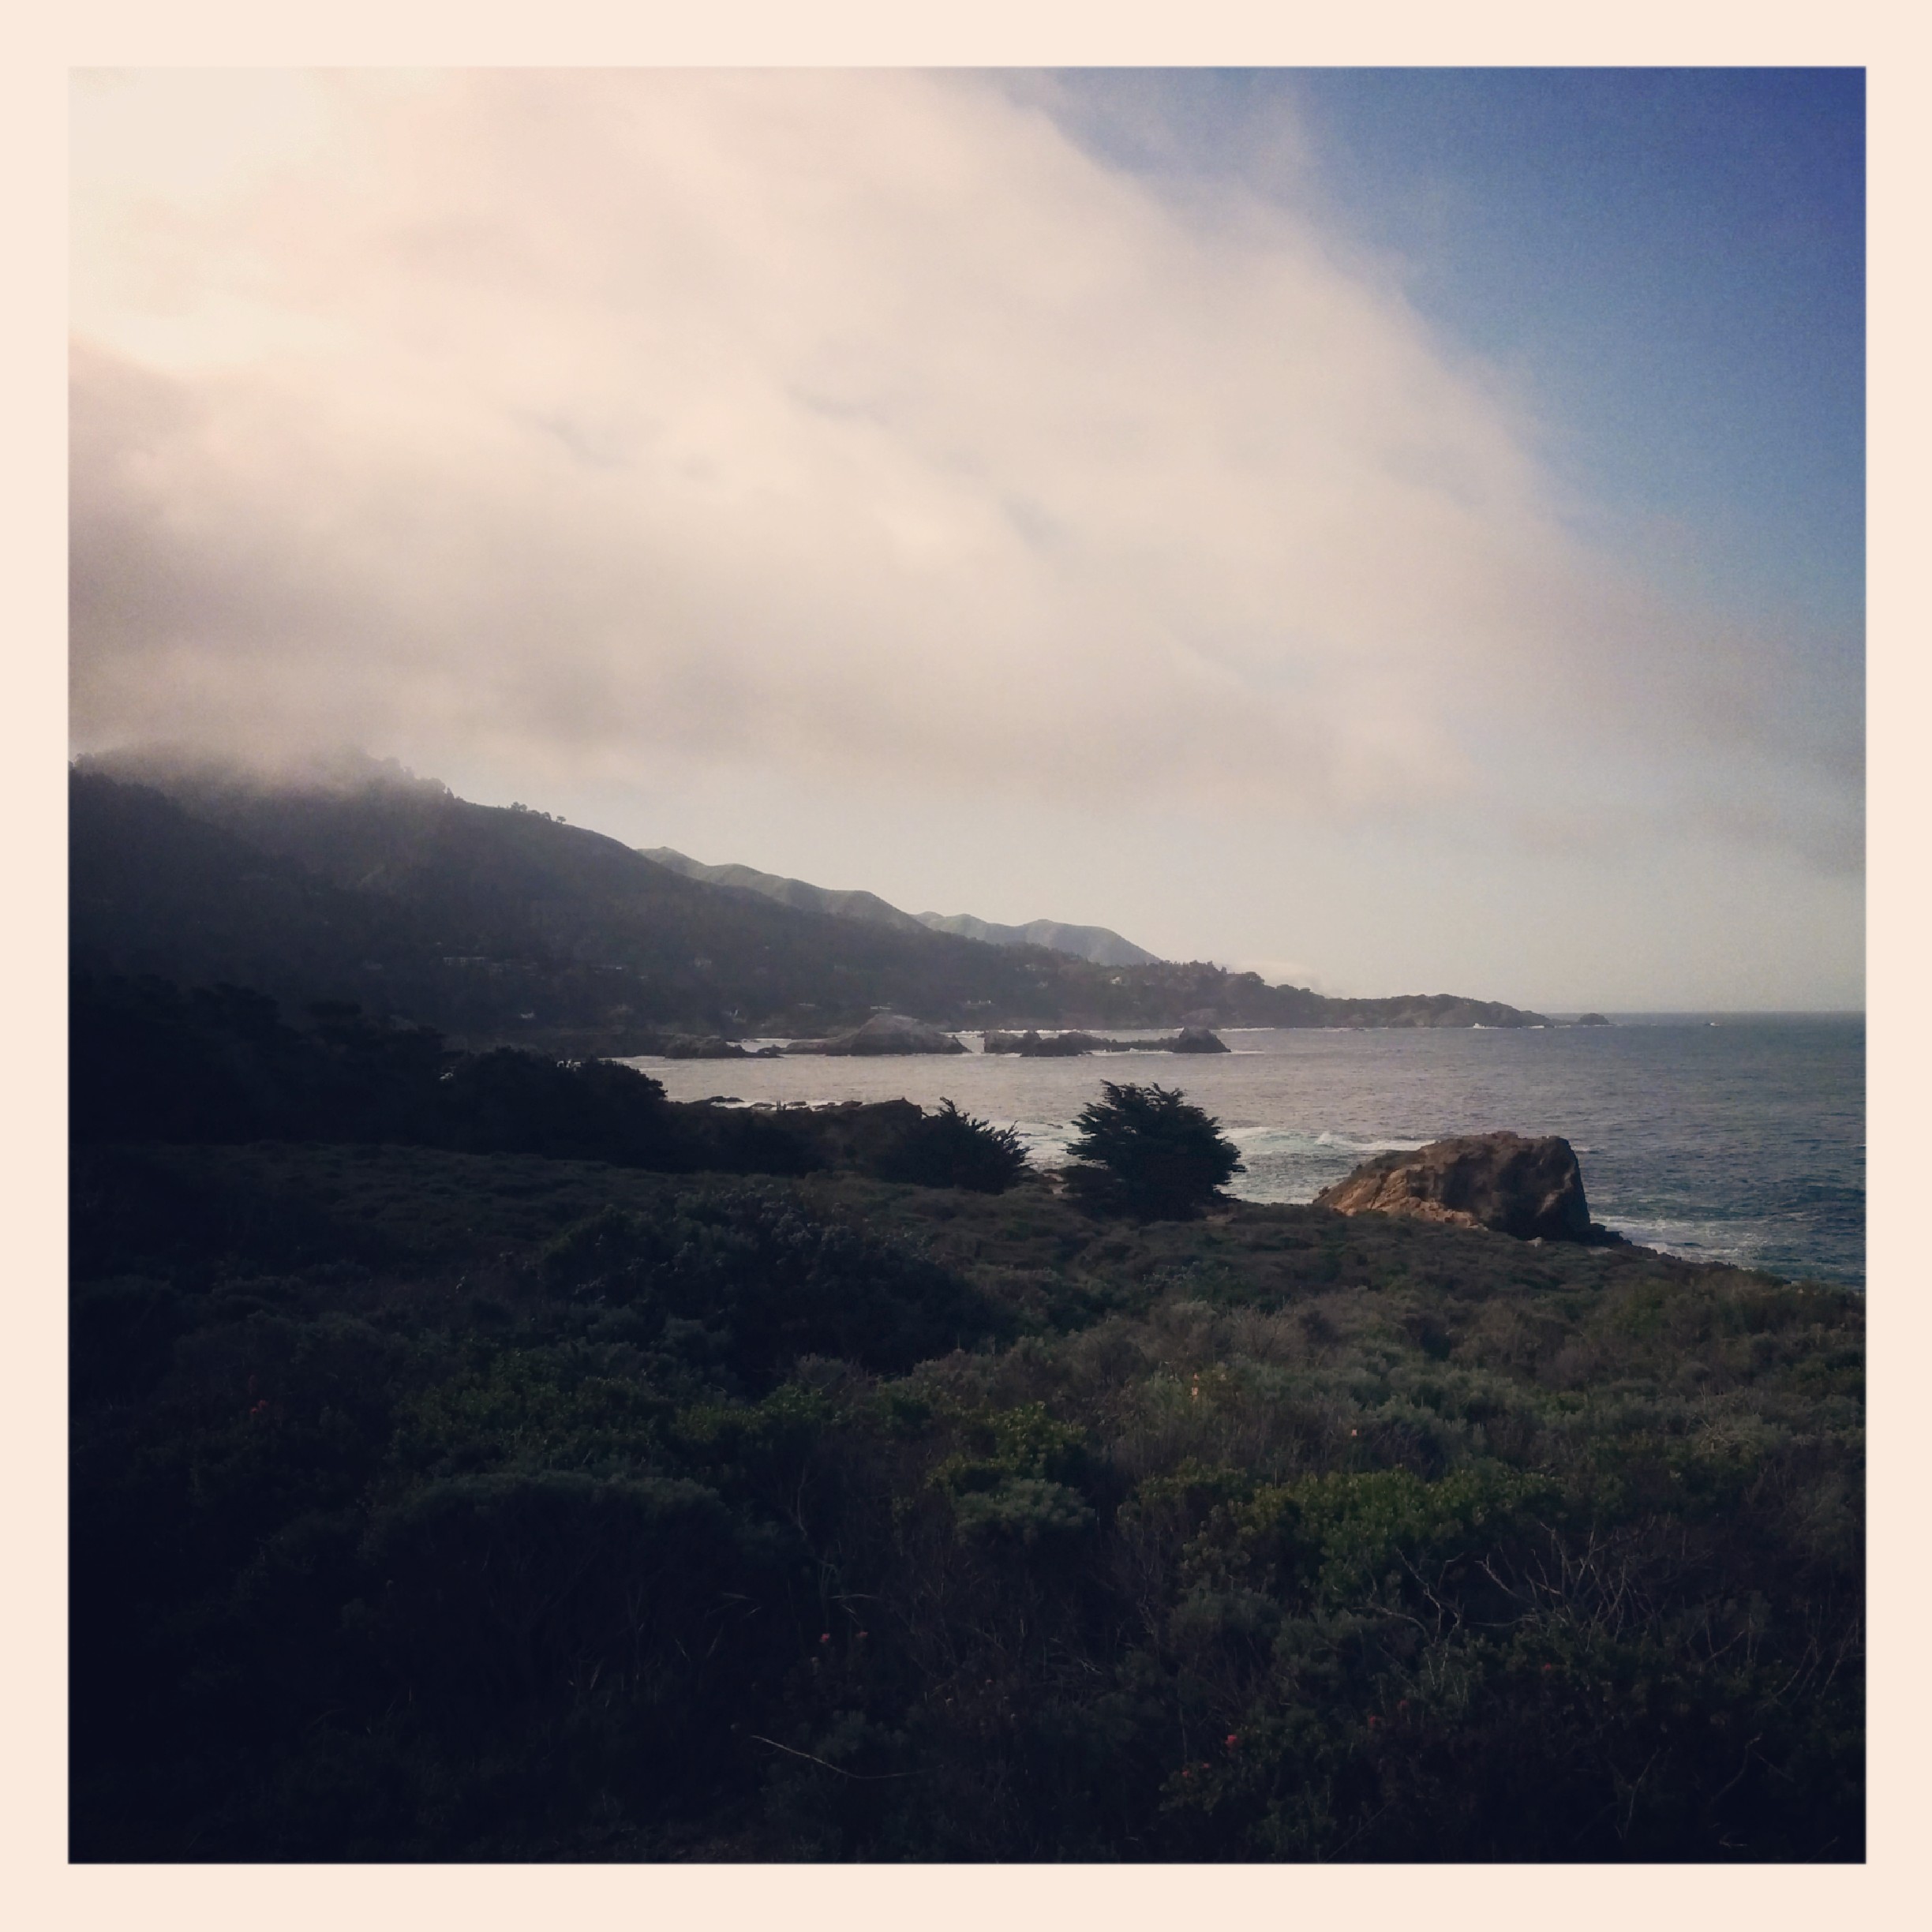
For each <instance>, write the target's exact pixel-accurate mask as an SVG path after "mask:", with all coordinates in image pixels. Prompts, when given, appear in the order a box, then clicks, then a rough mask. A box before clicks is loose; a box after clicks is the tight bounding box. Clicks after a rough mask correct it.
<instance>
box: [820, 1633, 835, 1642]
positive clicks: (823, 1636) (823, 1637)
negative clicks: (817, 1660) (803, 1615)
mask: <svg viewBox="0 0 1932 1932" xmlns="http://www.w3.org/2000/svg"><path fill="white" fill-rule="evenodd" d="M818 1641H819V1642H821V1643H829V1642H831V1641H832V1633H831V1632H830V1631H822V1632H821V1633H820V1634H819V1638H818Z"/></svg>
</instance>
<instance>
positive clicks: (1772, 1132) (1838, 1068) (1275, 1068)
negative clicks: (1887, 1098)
mask: <svg viewBox="0 0 1932 1932" xmlns="http://www.w3.org/2000/svg"><path fill="white" fill-rule="evenodd" d="M1611 1017H1612V1020H1613V1021H1614V1022H1615V1024H1612V1025H1610V1026H1607V1027H1554V1028H1524V1029H1515V1028H1496V1029H1490V1028H1481V1027H1473V1028H1431V1029H1417V1030H1415V1031H1390V1032H1374V1031H1364V1032H1340V1031H1338V1032H1319V1031H1309V1030H1299V1029H1297V1030H1285V1029H1279V1028H1238V1027H1237V1028H1223V1029H1222V1032H1221V1037H1222V1039H1224V1040H1226V1043H1227V1044H1228V1046H1229V1047H1230V1049H1232V1050H1231V1051H1230V1052H1228V1053H1226V1054H1211V1055H1198V1056H1196V1055H1178V1054H1165V1053H1161V1054H1155V1053H1148V1054H1093V1055H1089V1056H1084V1057H1082V1058H1077V1059H1067V1060H1023V1059H1020V1058H1018V1057H1017V1056H1014V1055H1010V1054H983V1053H981V1052H979V1050H978V1048H979V1036H978V1035H975V1034H971V1033H962V1034H961V1035H960V1039H962V1041H964V1043H966V1044H967V1045H968V1047H972V1049H974V1050H973V1051H972V1052H970V1053H968V1054H964V1055H949V1056H945V1057H940V1058H885V1059H876V1060H863V1059H826V1058H821V1057H818V1056H804V1055H801V1056H799V1057H798V1058H785V1059H780V1060H745V1061H737V1060H731V1061H718V1060H711V1061H703V1060H698V1061H691V1060H680V1061H666V1060H660V1059H656V1058H639V1059H636V1060H633V1061H631V1062H629V1064H630V1065H634V1066H637V1067H640V1068H642V1069H644V1070H645V1071H646V1072H648V1073H650V1074H652V1075H653V1076H654V1077H656V1078H657V1079H658V1080H662V1081H663V1082H664V1084H665V1088H666V1090H667V1091H668V1093H669V1095H670V1096H671V1098H672V1099H676V1100H691V1099H706V1098H707V1097H716V1098H725V1099H732V1100H736V1101H737V1102H739V1103H743V1104H744V1105H747V1106H752V1105H758V1104H759V1103H765V1104H788V1103H798V1102H813V1103H817V1102H822V1101H828V1100H880V1099H891V1098H893V1097H896V1096H898V1095H904V1097H905V1098H907V1099H912V1100H916V1101H918V1102H919V1103H921V1104H922V1105H923V1106H929V1107H930V1106H934V1105H936V1104H937V1103H938V1101H939V1099H941V1098H942V1096H944V1097H946V1098H949V1099H952V1100H953V1101H954V1102H955V1103H957V1105H958V1106H961V1107H963V1108H964V1110H966V1111H967V1112H968V1113H969V1114H976V1115H978V1116H979V1118H982V1119H985V1120H990V1121H993V1122H994V1124H995V1125H999V1126H1011V1127H1013V1128H1016V1129H1017V1130H1018V1132H1019V1133H1020V1136H1021V1138H1022V1139H1023V1140H1024V1141H1025V1142H1026V1144H1027V1146H1028V1149H1029V1151H1031V1153H1032V1155H1033V1158H1034V1159H1035V1160H1036V1161H1039V1162H1040V1163H1043V1164H1047V1165H1050V1164H1052V1163H1055V1162H1057V1161H1058V1160H1059V1159H1061V1158H1062V1157H1063V1155H1064V1153H1065V1147H1066V1144H1067V1142H1068V1141H1069V1140H1070V1139H1071V1138H1072V1136H1073V1132H1074V1129H1073V1118H1074V1116H1075V1115H1076V1114H1078V1113H1079V1111H1080V1109H1081V1108H1082V1107H1083V1106H1085V1105H1086V1104H1087V1103H1088V1101H1090V1100H1092V1099H1097V1098H1098V1097H1099V1092H1100V1083H1101V1082H1102V1081H1103V1080H1114V1081H1138V1082H1142V1083H1147V1082H1156V1083H1158V1084H1160V1085H1162V1086H1164V1087H1178V1088H1181V1091H1183V1092H1185V1094H1186V1095H1187V1096H1188V1098H1189V1099H1190V1100H1193V1101H1194V1102H1195V1103H1197V1104H1198V1105H1200V1106H1204V1107H1205V1108H1206V1109H1207V1110H1208V1111H1209V1112H1210V1113H1211V1114H1213V1115H1214V1116H1215V1118H1217V1119H1218V1120H1219V1121H1220V1123H1221V1125H1222V1129H1223V1131H1224V1132H1226V1134H1227V1135H1228V1136H1229V1138H1230V1140H1233V1141H1234V1143H1235V1144H1236V1145H1237V1146H1238V1147H1239V1148H1240V1149H1241V1157H1242V1159H1243V1161H1244V1162H1245V1172H1244V1173H1241V1174H1237V1175H1236V1176H1235V1177H1234V1181H1232V1182H1231V1183H1230V1192H1231V1193H1235V1194H1237V1195H1239V1196H1241V1197H1242V1198H1243V1199H1245V1200H1258V1201H1305V1200H1310V1199H1312V1197H1313V1196H1314V1195H1315V1194H1316V1192H1317V1191H1318V1190H1320V1189H1322V1188H1324V1187H1326V1186H1327V1185H1328V1184H1329V1183H1330V1182H1331V1181H1338V1180H1339V1179H1340V1178H1342V1176H1343V1175H1344V1174H1346V1173H1347V1172H1348V1171H1349V1170H1350V1168H1352V1167H1353V1166H1355V1164H1356V1163H1357V1162H1358V1161H1361V1159H1365V1157H1366V1156H1367V1155H1370V1154H1372V1153H1376V1152H1380V1151H1382V1150H1383V1149H1384V1148H1407V1147H1418V1146H1420V1145H1421V1144H1423V1143H1424V1142H1425V1141H1428V1140H1438V1139H1440V1138H1441V1137H1442V1136H1444V1135H1446V1134H1457V1133H1480V1132H1482V1131H1484V1130H1485V1129H1495V1128H1510V1129H1514V1130H1515V1132H1517V1133H1524V1134H1561V1135H1563V1136H1564V1138H1565V1139H1567V1140H1568V1141H1569V1142H1570V1144H1571V1146H1572V1147H1573V1148H1575V1150H1576V1152H1577V1155H1578V1159H1579V1160H1580V1162H1581V1163H1582V1169H1583V1183H1584V1188H1585V1191H1586V1193H1587V1194H1588V1196H1589V1204H1590V1211H1591V1213H1592V1215H1593V1216H1594V1217H1595V1218H1596V1219H1597V1220H1599V1221H1601V1222H1605V1223H1606V1224H1607V1225H1608V1226H1611V1227H1612V1228H1615V1229H1616V1230H1617V1231H1618V1232H1619V1233H1620V1234H1625V1235H1627V1236H1628V1237H1630V1239H1631V1240H1632V1241H1638V1242H1641V1243H1642V1244H1643V1245H1646V1246H1647V1247H1652V1248H1659V1249H1664V1251H1665V1252H1668V1253H1672V1254H1676V1255H1681V1256H1684V1257H1685V1258H1686V1259H1687V1260H1695V1261H1725V1262H1731V1263H1734V1264H1737V1265H1739V1266H1741V1267H1754V1268H1762V1269H1765V1270H1767V1271H1769V1272H1770V1273H1773V1274H1775V1275H1784V1276H1787V1277H1789V1278H1792V1279H1812V1280H1817V1281H1825V1282H1837V1283H1840V1284H1843V1285H1845V1286H1853V1287H1863V1286H1864V1282H1865V1023H1864V1020H1863V1017H1859V1016H1835V1015H1834V1016H1819V1015H1816V1014H1803V1015H1783V1014H1724V1013H1670V1014H1655V1013H1653V1014H1627V1015H1618V1014H1612V1016H1611ZM1117 1037H1119V1038H1123V1039H1133V1038H1136V1037H1152V1035H1135V1034H1133V1033H1131V1032H1127V1033H1121V1034H1118V1035H1117ZM747 1044H757V1043H756V1042H748V1043H747Z"/></svg>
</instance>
